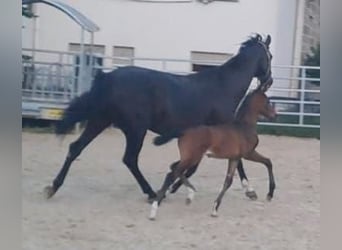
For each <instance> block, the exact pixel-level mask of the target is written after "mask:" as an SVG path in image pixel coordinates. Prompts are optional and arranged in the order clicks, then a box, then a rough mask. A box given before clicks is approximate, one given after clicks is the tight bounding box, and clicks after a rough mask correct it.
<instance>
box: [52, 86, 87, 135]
mask: <svg viewBox="0 0 342 250" xmlns="http://www.w3.org/2000/svg"><path fill="white" fill-rule="evenodd" d="M90 99H91V98H90V91H88V92H85V93H83V94H82V95H80V96H79V97H76V98H75V99H74V100H73V101H72V102H71V103H70V105H69V107H68V108H67V109H66V110H65V111H64V113H63V117H62V120H60V121H58V122H57V123H56V128H55V133H56V134H57V135H64V134H67V133H68V132H70V131H71V130H72V129H73V127H74V125H75V124H76V123H77V122H81V121H85V120H87V118H88V114H89V111H90Z"/></svg>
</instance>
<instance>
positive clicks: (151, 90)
mask: <svg viewBox="0 0 342 250" xmlns="http://www.w3.org/2000/svg"><path fill="white" fill-rule="evenodd" d="M270 43H271V37H270V36H267V38H266V39H265V40H263V39H262V37H261V36H260V35H258V34H257V35H255V36H254V37H251V38H250V39H248V40H247V41H245V42H244V43H242V45H241V47H240V49H239V52H238V53H237V54H236V55H235V56H234V57H233V58H231V59H230V60H229V61H227V62H226V63H224V64H223V65H221V66H217V67H213V68H210V69H207V70H204V71H201V72H199V73H192V74H189V75H176V74H171V73H166V72H161V71H156V70H151V69H146V68H140V67H134V66H127V67H122V68H119V69H116V70H113V71H111V72H109V73H104V72H102V71H99V72H98V73H97V74H96V75H95V78H94V81H93V84H92V87H91V89H90V90H89V91H88V92H85V93H83V94H82V95H81V96H79V97H77V98H75V99H74V100H73V101H72V102H71V103H70V105H69V107H68V108H67V109H66V110H65V111H64V114H63V118H62V120H61V121H59V122H58V123H57V125H56V134H57V135H65V134H66V133H68V132H69V131H70V130H72V129H73V127H74V125H75V124H76V123H77V122H81V121H86V122H87V123H86V126H85V129H84V131H83V132H82V134H81V135H80V137H79V138H78V139H77V140H76V141H74V142H73V143H71V144H70V146H69V152H68V155H67V157H66V159H65V161H64V164H63V166H62V169H61V170H60V172H59V173H58V175H57V176H56V178H55V179H54V181H53V184H52V186H47V187H46V188H45V194H46V196H47V197H48V198H50V197H52V196H53V195H54V194H55V193H56V192H57V190H58V189H59V188H60V187H61V186H62V184H63V182H64V179H65V177H66V175H67V173H68V171H69V169H70V166H71V164H72V162H73V161H74V160H75V159H76V158H77V157H78V156H79V155H80V153H81V152H82V150H83V149H84V148H85V147H86V146H87V145H88V144H89V143H90V142H91V141H92V140H93V139H94V138H95V137H96V136H97V135H99V134H100V133H101V132H102V131H103V130H104V129H106V128H107V127H109V126H114V127H117V128H119V129H120V130H121V131H122V132H123V133H124V135H125V138H126V149H125V153H124V156H123V162H124V163H125V165H126V166H127V167H128V168H129V170H130V171H131V173H132V174H133V176H134V177H135V178H136V180H137V182H138V184H139V185H140V187H141V189H142V191H143V192H144V193H145V194H147V195H148V197H149V198H150V199H152V198H155V197H156V194H155V192H154V191H153V189H152V188H151V186H150V185H149V183H148V182H147V181H146V179H145V177H144V176H143V174H142V173H141V172H140V170H139V167H138V156H139V153H140V150H141V148H142V145H143V141H144V138H145V135H146V132H147V130H150V131H153V132H155V133H157V134H159V135H162V136H164V140H165V138H170V139H172V138H173V136H174V135H177V134H178V133H179V131H183V130H184V129H186V128H189V127H193V126H196V125H200V124H208V125H210V124H218V123H223V122H226V121H228V120H230V119H232V118H233V116H234V111H235V109H236V107H237V105H238V104H239V102H240V100H241V99H242V97H243V96H244V95H245V93H246V91H247V90H248V87H249V85H250V83H251V80H252V78H253V77H257V78H258V79H259V81H260V82H261V85H263V86H266V87H269V86H270V85H271V84H272V82H273V78H272V73H271V58H272V56H271V53H270V51H269V45H270ZM239 169H240V171H241V173H242V174H243V178H244V180H247V177H246V175H245V174H244V172H243V167H242V163H241V162H240V164H239ZM195 170H196V166H193V168H192V172H194V171H195ZM187 175H191V172H189V173H187Z"/></svg>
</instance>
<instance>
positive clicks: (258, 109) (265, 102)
mask: <svg viewBox="0 0 342 250" xmlns="http://www.w3.org/2000/svg"><path fill="white" fill-rule="evenodd" d="M250 98H251V99H250V103H249V105H248V106H249V109H252V110H254V112H255V113H256V114H258V116H260V115H261V116H264V117H266V118H267V119H274V118H275V116H276V111H275V108H274V106H273V105H272V104H271V103H270V100H269V99H268V97H267V96H266V94H265V92H264V91H263V90H262V89H261V88H260V87H259V88H258V89H256V90H255V91H254V92H253V93H252V94H251V96H250Z"/></svg>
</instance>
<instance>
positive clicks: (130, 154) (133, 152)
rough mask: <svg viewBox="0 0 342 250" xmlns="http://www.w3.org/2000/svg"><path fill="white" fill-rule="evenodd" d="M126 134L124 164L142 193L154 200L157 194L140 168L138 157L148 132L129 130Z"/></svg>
mask: <svg viewBox="0 0 342 250" xmlns="http://www.w3.org/2000/svg"><path fill="white" fill-rule="evenodd" d="M124 134H125V136H126V150H125V154H124V157H123V162H124V163H125V164H126V166H127V167H128V169H129V170H130V171H131V173H132V174H133V176H134V177H135V179H136V180H137V182H138V184H139V185H140V188H141V189H142V191H143V192H144V193H145V194H147V195H148V199H149V200H151V199H154V198H155V197H156V193H155V192H154V191H153V189H152V188H151V186H150V184H149V183H148V182H147V181H146V179H145V177H144V176H143V174H142V173H141V172H140V170H139V166H138V156H139V153H140V150H141V148H142V145H143V141H144V138H145V135H146V130H142V129H140V130H129V131H124Z"/></svg>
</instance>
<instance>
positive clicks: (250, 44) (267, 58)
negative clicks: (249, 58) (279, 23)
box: [242, 34, 273, 91]
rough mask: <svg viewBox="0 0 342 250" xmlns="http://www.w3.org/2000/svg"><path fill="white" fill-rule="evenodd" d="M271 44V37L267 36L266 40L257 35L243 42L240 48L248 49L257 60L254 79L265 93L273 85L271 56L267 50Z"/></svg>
mask: <svg viewBox="0 0 342 250" xmlns="http://www.w3.org/2000/svg"><path fill="white" fill-rule="evenodd" d="M270 44H271V36H270V35H267V37H266V39H265V40H263V39H262V37H261V36H260V35H259V34H257V35H256V36H255V37H252V38H250V39H249V40H248V41H246V42H244V43H243V44H242V45H243V46H242V48H250V49H252V50H251V53H254V54H255V56H256V57H257V58H258V60H257V66H256V70H255V75H254V77H257V78H258V80H259V81H260V85H261V86H262V88H263V89H264V90H265V91H266V90H267V89H268V88H269V87H270V86H271V85H272V83H273V78H272V71H271V61H272V54H271V52H270V50H269V48H270Z"/></svg>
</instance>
